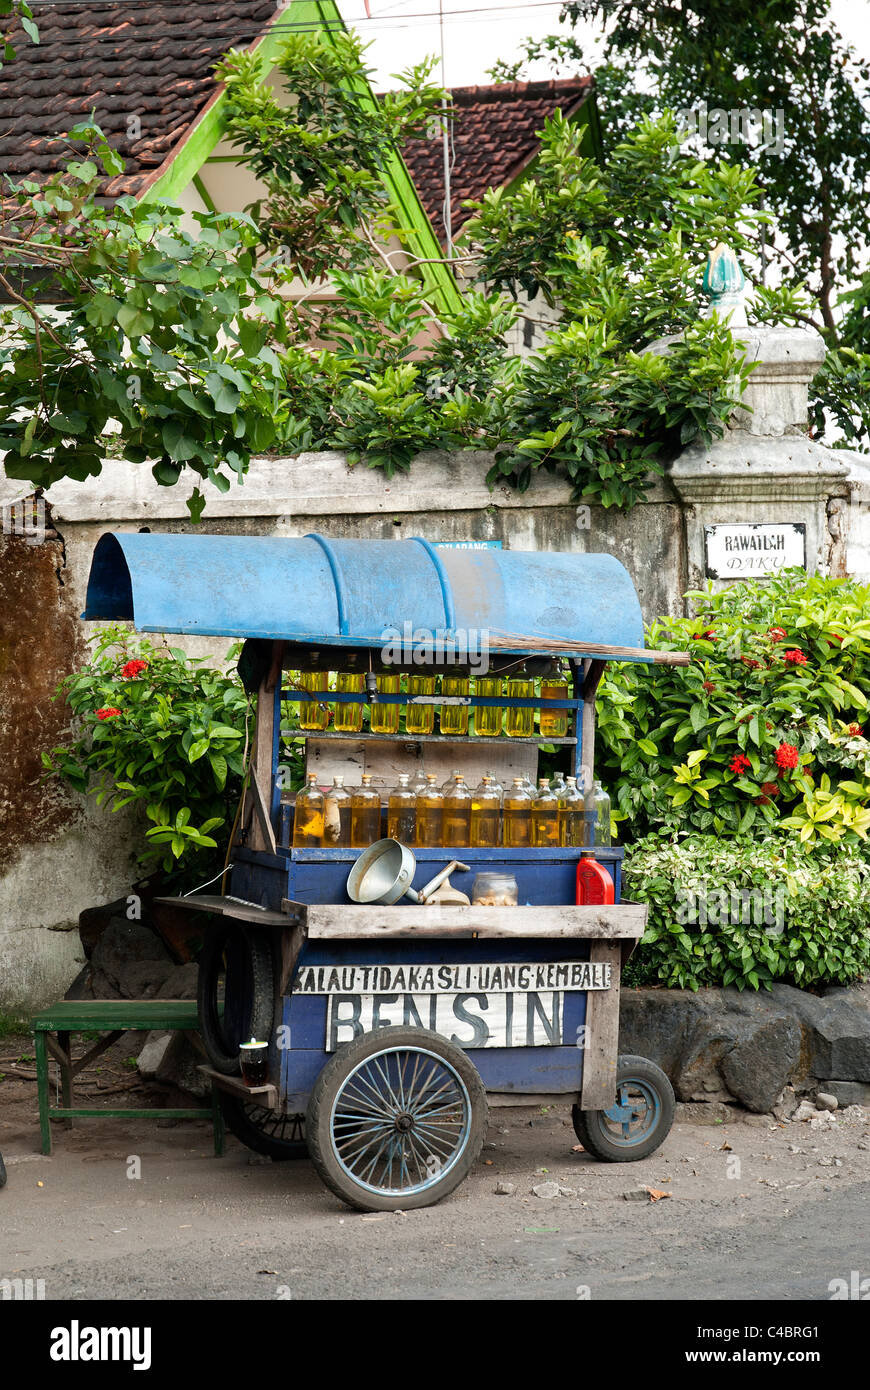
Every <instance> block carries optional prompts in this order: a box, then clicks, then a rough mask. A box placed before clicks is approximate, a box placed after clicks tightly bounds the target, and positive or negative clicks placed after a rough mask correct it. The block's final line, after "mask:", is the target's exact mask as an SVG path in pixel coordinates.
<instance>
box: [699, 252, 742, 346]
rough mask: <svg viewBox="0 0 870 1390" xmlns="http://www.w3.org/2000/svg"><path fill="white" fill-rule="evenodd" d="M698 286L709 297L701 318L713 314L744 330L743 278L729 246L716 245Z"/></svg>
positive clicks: (738, 263) (708, 258) (733, 326)
mask: <svg viewBox="0 0 870 1390" xmlns="http://www.w3.org/2000/svg"><path fill="white" fill-rule="evenodd" d="M701 284H702V288H703V290H704V291H705V293H706V294H708V295H709V296H710V303H709V304H708V305H707V308H706V309H705V311H704V317H705V318H709V317H710V315H711V314H713V313H714V312H715V313H717V314H718V315H719V317H720V318H727V319H728V322H729V324H730V325H731V327H732V328H745V327H746V325H747V319H746V276H745V275H744V274H743V271H742V270H741V268H740V262H739V261H738V259H737V257H736V256H735V254H734V252H733V251H732V250H731V247H730V246H726V245H725V242H724V241H720V242H718V243H717V244H716V245H715V246H714V247H713V250H712V251H711V252H710V254H709V256H708V257H707V266H706V269H705V270H704V279H703V281H702V282H701Z"/></svg>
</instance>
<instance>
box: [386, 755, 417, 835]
mask: <svg viewBox="0 0 870 1390" xmlns="http://www.w3.org/2000/svg"><path fill="white" fill-rule="evenodd" d="M409 782H410V778H409V776H408V774H407V772H402V773H400V774H399V785H398V786H397V787H394V788H393V790H392V791H391V792H390V795H389V797H388V798H387V834H388V835H389V837H390V839H391V840H398V841H399V842H400V844H403V845H413V844H416V841H417V793H416V792H415V791H414V789H413V787H411V786H410V785H409Z"/></svg>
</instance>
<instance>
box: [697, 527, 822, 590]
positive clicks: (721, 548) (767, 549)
mask: <svg viewBox="0 0 870 1390" xmlns="http://www.w3.org/2000/svg"><path fill="white" fill-rule="evenodd" d="M806 529H807V528H806V526H805V524H804V523H803V522H802V521H775V522H766V521H765V522H754V521H738V522H729V523H728V524H727V525H721V526H720V525H716V526H705V527H704V544H705V549H706V558H707V578H708V579H751V578H755V579H763V578H764V576H765V575H767V574H776V573H777V571H778V570H781V569H788V568H789V567H790V566H792V565H798V566H800V567H801V568H806V555H807V537H806Z"/></svg>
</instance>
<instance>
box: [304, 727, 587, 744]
mask: <svg viewBox="0 0 870 1390" xmlns="http://www.w3.org/2000/svg"><path fill="white" fill-rule="evenodd" d="M297 738H304V739H310V740H312V742H315V743H318V742H319V741H320V739H322V738H325V739H331V738H334V739H343V740H344V742H345V743H355V742H356V741H357V740H359V739H364V740H366V741H368V740H371V741H373V742H375V743H440V744H442V745H444V746H446V745H447V744H448V743H473V744H476V746H477V747H478V748H485V747H486V746H487V744H494V745H496V746H497V745H498V744H507V745H508V746H510V745H511V744H534V745H535V746H536V747H537V746H539V745H540V744H542V743H553V744H576V742H577V740H576V738H547V737H546V735H541V734H537V735H535V736H534V737H532V738H508V737H507V735H506V734H499V735H497V736H495V737H492V738H488V737H487V736H486V735H485V734H484V735H481V734H402V733H399V734H373V733H371V732H370V731H369V730H365V729H361V730H360V731H359V733H356V734H346V733H343V732H339V733H336V732H335V730H334V729H317V730H315V729H300V730H299V731H298V732H297V731H296V730H290V731H288V734H287V735H286V737H285V739H284V741H285V742H288V743H289V742H291V741H293V740H294V739H297Z"/></svg>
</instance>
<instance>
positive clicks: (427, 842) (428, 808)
mask: <svg viewBox="0 0 870 1390" xmlns="http://www.w3.org/2000/svg"><path fill="white" fill-rule="evenodd" d="M437 781H438V778H437V777H436V776H435V773H434V772H427V774H426V789H425V791H421V792H418V793H417V844H418V846H420V847H421V848H422V847H424V846H429V847H431V848H434V849H437V848H438V847H439V846H440V844H441V835H442V830H443V824H444V797H443V796H442V795H441V793H440V791H439V790H438V788H437V786H436V785H435V784H436V782H437Z"/></svg>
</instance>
